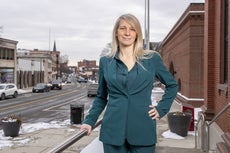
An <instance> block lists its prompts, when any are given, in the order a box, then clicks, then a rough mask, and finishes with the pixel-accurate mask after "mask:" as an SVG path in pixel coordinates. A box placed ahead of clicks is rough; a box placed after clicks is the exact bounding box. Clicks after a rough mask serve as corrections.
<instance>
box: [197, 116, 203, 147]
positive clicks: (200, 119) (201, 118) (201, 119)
mask: <svg viewBox="0 0 230 153" xmlns="http://www.w3.org/2000/svg"><path fill="white" fill-rule="evenodd" d="M200 121H202V126H204V125H205V116H204V113H201V115H200V116H199V118H198V120H197V123H196V125H195V148H196V149H198V147H197V143H198V140H197V131H198V125H199V123H200Z"/></svg>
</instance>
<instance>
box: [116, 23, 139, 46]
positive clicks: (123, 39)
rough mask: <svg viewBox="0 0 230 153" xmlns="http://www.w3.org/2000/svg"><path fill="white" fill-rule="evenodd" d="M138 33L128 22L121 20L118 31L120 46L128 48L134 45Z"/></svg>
mask: <svg viewBox="0 0 230 153" xmlns="http://www.w3.org/2000/svg"><path fill="white" fill-rule="evenodd" d="M136 37H137V33H136V30H135V28H134V27H133V26H132V25H130V24H129V23H128V22H127V21H125V20H121V21H120V24H119V26H118V29H117V39H118V42H119V45H120V46H123V47H128V46H131V45H133V44H134V41H135V40H136Z"/></svg>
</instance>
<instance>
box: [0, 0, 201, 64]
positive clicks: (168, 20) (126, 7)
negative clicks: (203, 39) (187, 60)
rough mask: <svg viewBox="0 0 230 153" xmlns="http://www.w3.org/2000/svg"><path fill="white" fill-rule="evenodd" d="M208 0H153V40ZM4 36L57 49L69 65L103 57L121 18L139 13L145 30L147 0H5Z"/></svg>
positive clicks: (21, 44) (25, 45) (0, 23)
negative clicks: (193, 4) (200, 3)
mask: <svg viewBox="0 0 230 153" xmlns="http://www.w3.org/2000/svg"><path fill="white" fill-rule="evenodd" d="M192 2H194V3H197V2H204V0H150V41H156V42H158V41H162V40H163V39H164V37H165V36H166V35H167V34H168V32H169V31H170V29H171V28H172V27H173V25H174V24H175V23H176V21H177V20H178V19H179V17H180V16H181V15H182V13H183V12H184V11H185V9H186V8H187V7H188V5H189V4H190V3H192ZM0 10H1V11H0V27H3V28H1V29H0V37H2V38H6V39H11V40H16V41H18V45H17V48H21V49H40V50H49V49H50V50H53V44H54V41H56V48H57V50H58V51H60V52H61V55H68V56H69V65H74V66H76V63H77V61H81V60H83V59H87V60H97V61H98V60H99V55H100V53H101V51H102V50H103V48H105V47H106V44H107V43H109V42H111V38H112V35H111V34H112V29H113V25H114V23H115V21H116V19H117V18H118V17H119V16H120V15H122V14H124V13H132V14H134V15H135V16H136V17H137V18H138V19H139V20H140V22H141V24H142V30H143V35H144V17H145V0H0Z"/></svg>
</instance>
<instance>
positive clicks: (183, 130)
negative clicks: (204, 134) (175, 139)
mask: <svg viewBox="0 0 230 153" xmlns="http://www.w3.org/2000/svg"><path fill="white" fill-rule="evenodd" d="M167 117H168V124H169V129H170V131H171V132H173V133H176V134H178V135H180V136H182V137H185V136H187V134H188V130H189V126H190V123H191V119H192V114H191V113H187V112H170V113H168V115H167Z"/></svg>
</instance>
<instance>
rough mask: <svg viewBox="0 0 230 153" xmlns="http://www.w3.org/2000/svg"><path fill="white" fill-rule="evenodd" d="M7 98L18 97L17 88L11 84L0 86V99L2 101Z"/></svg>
mask: <svg viewBox="0 0 230 153" xmlns="http://www.w3.org/2000/svg"><path fill="white" fill-rule="evenodd" d="M8 96H13V97H14V98H16V97H17V96H18V88H17V86H16V85H15V84H13V83H6V84H0V99H1V100H3V99H5V98H6V97H8Z"/></svg>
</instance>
